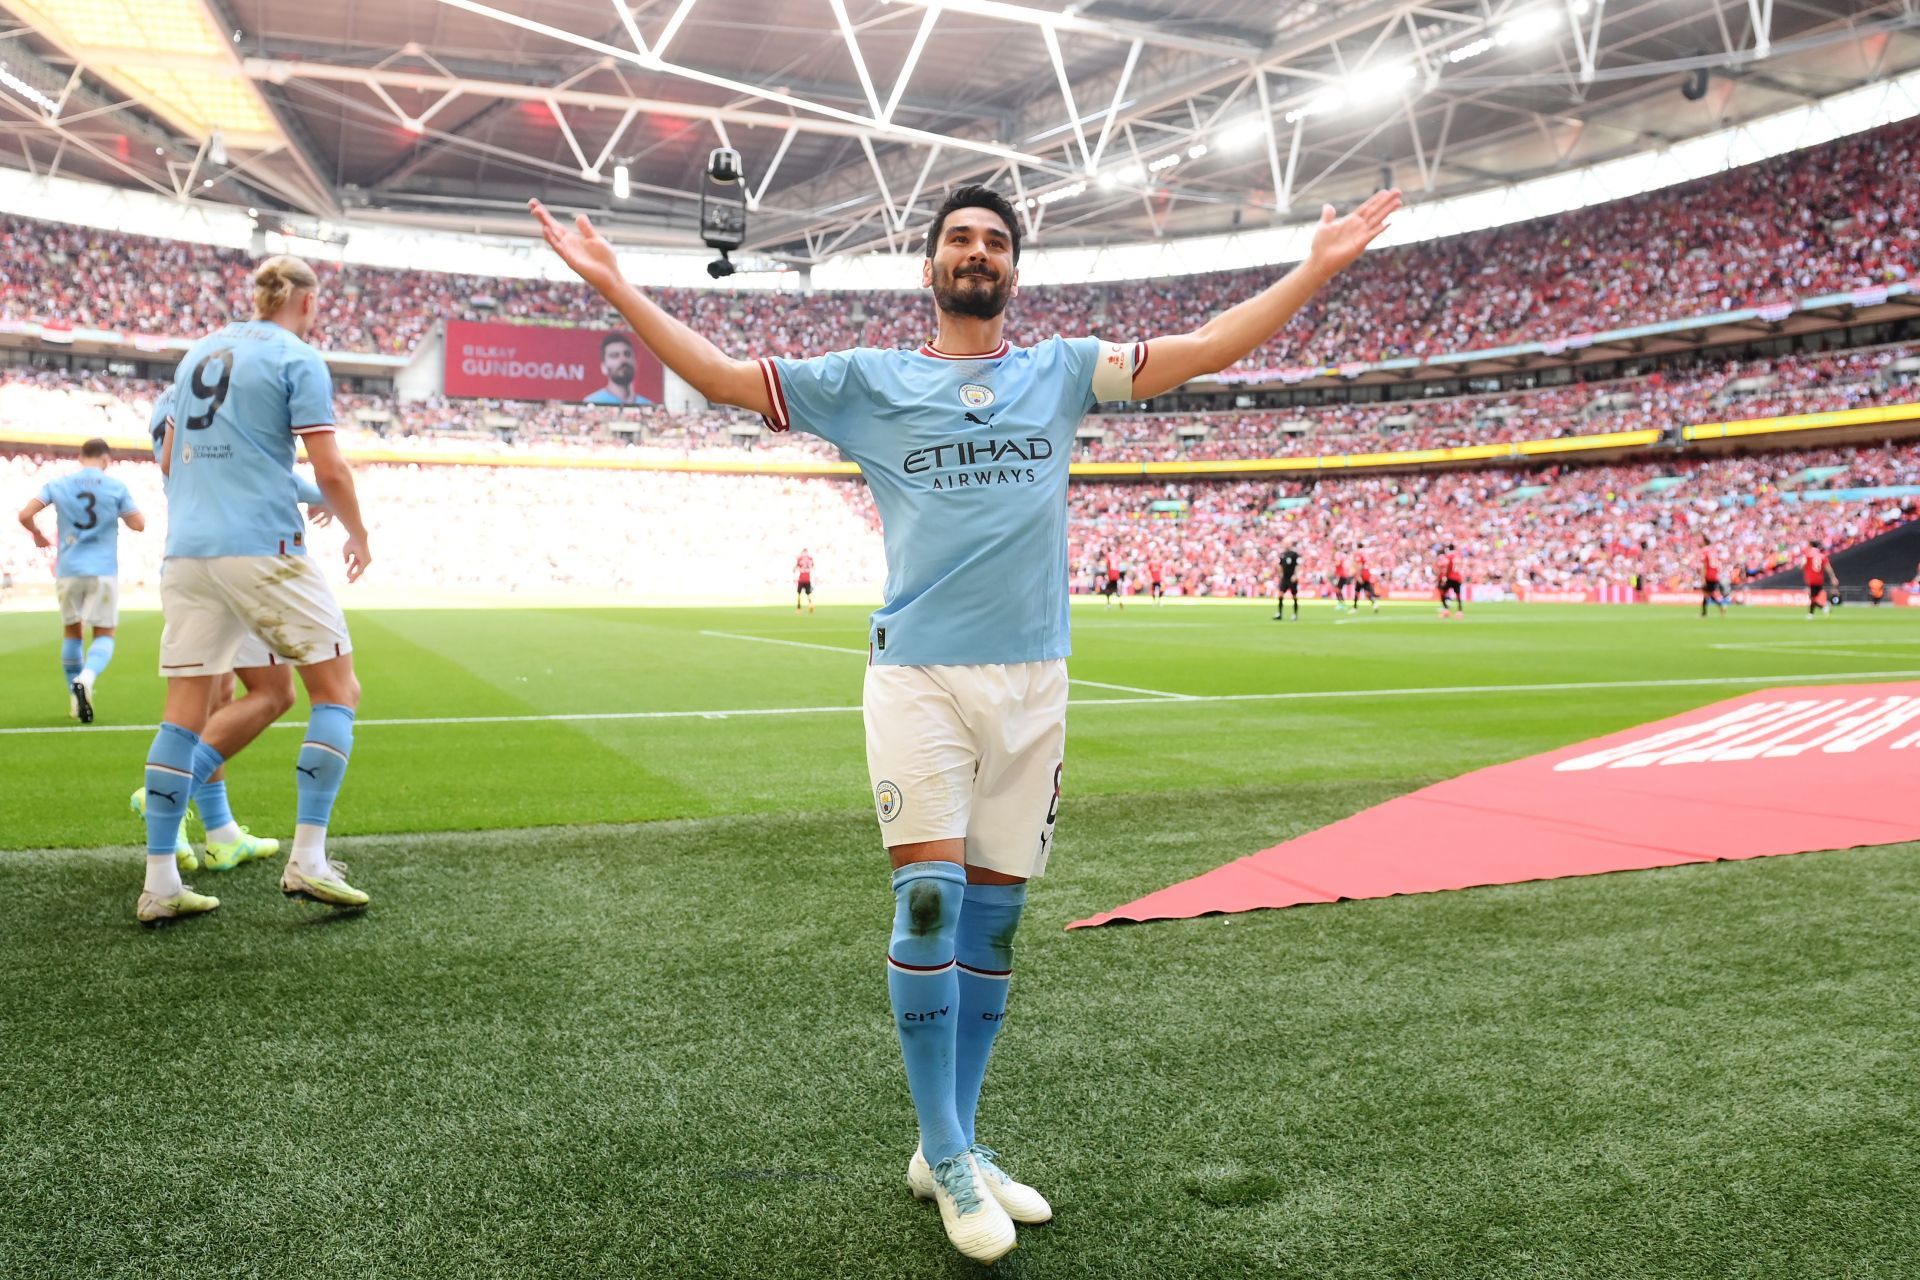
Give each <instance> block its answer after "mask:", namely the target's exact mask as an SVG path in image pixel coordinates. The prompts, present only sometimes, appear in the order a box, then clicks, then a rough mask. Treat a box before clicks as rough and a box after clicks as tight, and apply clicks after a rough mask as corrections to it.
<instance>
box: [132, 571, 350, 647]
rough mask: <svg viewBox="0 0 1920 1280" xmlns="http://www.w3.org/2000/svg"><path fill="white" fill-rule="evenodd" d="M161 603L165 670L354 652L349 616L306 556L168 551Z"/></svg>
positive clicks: (161, 583)
mask: <svg viewBox="0 0 1920 1280" xmlns="http://www.w3.org/2000/svg"><path fill="white" fill-rule="evenodd" d="M160 608H161V612H162V614H163V615H164V616H165V619H166V628H165V630H164V631H162V633H161V636H160V674H161V675H163V676H215V675H221V674H223V673H225V672H228V671H232V670H233V669H234V668H235V667H236V666H242V665H244V666H267V665H269V664H270V663H272V662H274V661H276V660H277V661H280V662H290V663H292V664H293V665H294V666H300V667H304V666H309V665H311V664H313V663H316V662H325V661H326V660H327V659H329V658H337V657H341V656H343V655H345V654H348V653H352V652H353V642H352V641H351V640H350V639H349V638H348V636H347V620H346V617H345V616H344V615H343V614H342V613H341V612H340V606H339V605H338V604H336V603H335V602H334V599H333V592H332V590H331V589H329V588H328V586H327V580H326V578H325V577H324V576H322V574H321V572H320V569H319V567H318V566H317V565H315V564H314V563H313V560H312V558H311V557H310V556H214V557H210V558H205V559H199V558H187V557H179V556H169V557H168V558H167V560H166V562H165V564H163V565H162V566H161V570H160ZM250 640H251V641H256V642H257V643H256V644H249V643H248V642H249V641H250ZM242 658H245V659H247V661H245V662H241V661H240V659H242Z"/></svg>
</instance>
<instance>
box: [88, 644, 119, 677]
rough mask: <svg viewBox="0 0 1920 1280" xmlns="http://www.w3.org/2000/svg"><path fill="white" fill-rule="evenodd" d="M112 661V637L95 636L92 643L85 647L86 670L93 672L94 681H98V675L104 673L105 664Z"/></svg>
mask: <svg viewBox="0 0 1920 1280" xmlns="http://www.w3.org/2000/svg"><path fill="white" fill-rule="evenodd" d="M112 661H113V637H112V636H95V637H94V638H93V643H92V644H90V645H88V646H87V664H86V665H87V670H89V671H91V672H93V677H94V679H96V680H98V679H99V678H100V673H101V672H103V671H105V670H106V669H107V664H108V663H109V662H112Z"/></svg>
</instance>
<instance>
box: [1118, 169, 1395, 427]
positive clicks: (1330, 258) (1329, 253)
mask: <svg viewBox="0 0 1920 1280" xmlns="http://www.w3.org/2000/svg"><path fill="white" fill-rule="evenodd" d="M1399 207H1400V192H1399V191H1398V190H1392V191H1376V192H1375V193H1374V194H1373V195H1372V196H1370V197H1368V199H1367V201H1366V202H1365V203H1364V204H1362V205H1361V206H1360V207H1359V208H1357V209H1355V210H1354V211H1353V212H1352V213H1350V214H1348V215H1347V216H1346V217H1344V218H1338V217H1335V216H1334V209H1333V206H1332V205H1327V206H1325V207H1324V208H1322V209H1321V211H1320V225H1319V226H1318V227H1316V228H1314V232H1313V247H1312V248H1311V249H1310V250H1308V252H1307V260H1306V261H1305V262H1303V263H1301V264H1300V265H1299V266H1297V267H1295V268H1294V269H1293V270H1291V271H1289V272H1287V274H1286V275H1284V276H1282V277H1281V278H1280V279H1279V280H1277V281H1275V282H1274V283H1273V284H1272V285H1271V286H1269V287H1268V288H1267V290H1266V291H1265V292H1264V293H1261V294H1259V295H1258V296H1256V297H1252V298H1249V299H1247V300H1246V301H1245V302H1242V303H1240V304H1238V305H1237V306H1234V307H1230V308H1228V309H1227V310H1225V311H1222V312H1221V313H1220V314H1219V315H1217V316H1215V317H1213V319H1211V320H1209V321H1207V322H1206V323H1205V324H1203V325H1201V326H1200V327H1199V328H1198V329H1195V330H1194V331H1193V332H1192V333H1179V334H1174V335H1172V336H1170V337H1163V338H1154V339H1152V340H1151V341H1150V342H1149V343H1148V344H1147V348H1148V358H1147V361H1146V363H1145V364H1144V365H1143V366H1142V368H1141V369H1140V371H1139V372H1138V373H1136V374H1135V375H1134V378H1133V394H1134V398H1135V399H1138V400H1146V399H1149V398H1150V397H1153V396H1157V395H1159V394H1160V393H1161V392H1163V391H1171V390H1173V389H1174V388H1175V387H1177V386H1180V385H1181V384H1183V383H1185V382H1188V381H1190V380H1192V379H1194V378H1200V377H1205V376H1206V375H1207V374H1210V373H1218V372H1220V371H1221V370H1222V369H1225V368H1227V367H1229V366H1230V365H1233V364H1236V363H1238V362H1239V361H1241V360H1244V359H1246V358H1247V356H1249V355H1251V354H1252V353H1253V352H1254V351H1255V350H1257V349H1258V348H1259V346H1260V344H1261V343H1263V342H1265V341H1266V340H1267V339H1269V338H1271V337H1272V336H1273V335H1274V334H1275V333H1277V332H1279V331H1280V329H1281V327H1282V326H1283V325H1285V324H1286V323H1287V321H1289V320H1291V319H1293V317H1294V314H1295V313H1296V312H1298V311H1299V310H1300V308H1301V307H1304V306H1305V305H1306V304H1307V299H1309V298H1311V297H1313V295H1314V294H1315V293H1317V292H1318V291H1319V289H1320V286H1321V285H1324V284H1325V283H1326V282H1327V281H1329V280H1331V279H1333V277H1334V276H1336V275H1338V274H1339V273H1340V272H1341V271H1343V270H1345V269H1346V268H1347V267H1348V266H1349V265H1351V264H1352V262H1353V261H1354V259H1356V258H1358V257H1359V256H1360V254H1361V252H1362V251H1363V250H1364V249H1365V248H1366V247H1367V246H1368V245H1369V244H1371V243H1372V242H1373V239H1374V237H1375V236H1377V235H1379V234H1380V233H1381V232H1382V231H1384V230H1385V229H1386V226H1387V219H1388V218H1389V217H1390V216H1392V214H1393V212H1394V210H1396V209H1398V208H1399Z"/></svg>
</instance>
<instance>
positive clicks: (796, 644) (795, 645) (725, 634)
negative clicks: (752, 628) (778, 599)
mask: <svg viewBox="0 0 1920 1280" xmlns="http://www.w3.org/2000/svg"><path fill="white" fill-rule="evenodd" d="M700 634H701V635H703V636H713V637H714V638H715V639H718V640H751V641H753V642H754V643H756V644H783V645H786V646H787V647H788V648H789V649H818V650H820V652H822V653H857V654H859V655H860V656H861V657H863V658H864V657H866V656H867V651H866V650H865V649H849V648H847V647H846V646H845V645H839V644H814V643H813V642H812V641H811V640H776V639H774V638H773V637H772V636H743V635H739V634H737V633H736V632H732V631H702V632H701V633H700Z"/></svg>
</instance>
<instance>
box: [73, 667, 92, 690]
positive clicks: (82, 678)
mask: <svg viewBox="0 0 1920 1280" xmlns="http://www.w3.org/2000/svg"><path fill="white" fill-rule="evenodd" d="M95 678H96V677H95V676H94V673H93V668H91V667H82V668H80V674H79V675H77V676H75V677H74V679H75V680H76V681H78V682H79V683H81V684H83V685H85V686H87V692H88V693H92V692H93V682H94V680H95Z"/></svg>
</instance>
